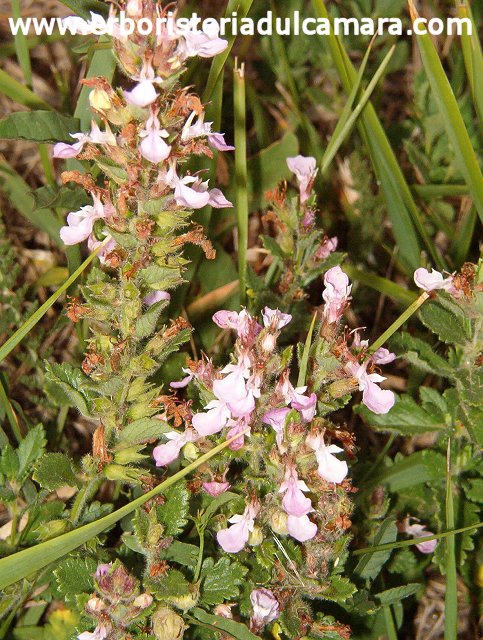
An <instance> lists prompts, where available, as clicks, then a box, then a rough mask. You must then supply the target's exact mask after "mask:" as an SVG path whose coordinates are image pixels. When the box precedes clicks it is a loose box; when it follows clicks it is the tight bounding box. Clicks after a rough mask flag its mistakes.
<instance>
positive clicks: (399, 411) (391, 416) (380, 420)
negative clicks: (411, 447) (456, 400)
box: [355, 395, 446, 435]
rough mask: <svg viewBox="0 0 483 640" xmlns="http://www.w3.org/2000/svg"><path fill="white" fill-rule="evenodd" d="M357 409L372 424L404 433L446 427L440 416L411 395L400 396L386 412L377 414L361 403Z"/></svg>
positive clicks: (409, 433)
mask: <svg viewBox="0 0 483 640" xmlns="http://www.w3.org/2000/svg"><path fill="white" fill-rule="evenodd" d="M355 410H356V412H357V413H359V414H360V415H362V417H363V418H364V419H365V420H366V421H367V423H368V424H370V425H371V426H374V427H377V428H379V429H380V430H382V431H395V432H397V433H401V434H403V435H413V434H416V433H427V432H428V431H439V430H440V429H444V428H445V427H446V424H445V423H444V422H443V421H442V420H441V419H440V418H438V416H435V415H433V414H432V413H429V412H428V411H426V410H425V409H424V408H423V407H421V406H420V405H418V404H417V402H415V401H414V400H413V398H411V396H409V395H402V396H400V397H399V398H398V399H397V400H396V403H395V405H394V406H393V408H392V409H391V411H389V413H386V414H375V413H373V412H372V411H370V410H369V409H368V408H367V407H366V406H364V405H359V406H358V407H356V409H355Z"/></svg>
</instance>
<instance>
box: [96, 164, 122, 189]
mask: <svg viewBox="0 0 483 640" xmlns="http://www.w3.org/2000/svg"><path fill="white" fill-rule="evenodd" d="M94 160H95V163H96V164H97V166H98V167H100V169H102V171H103V173H105V174H106V176H107V177H108V178H110V179H111V180H114V182H115V183H116V184H119V185H121V186H122V185H123V184H125V183H126V182H128V181H129V177H128V175H127V171H126V170H125V169H123V168H122V167H120V166H119V165H118V164H116V163H115V162H114V161H113V160H110V159H109V158H102V159H101V158H95V159H94Z"/></svg>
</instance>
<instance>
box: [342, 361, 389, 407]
mask: <svg viewBox="0 0 483 640" xmlns="http://www.w3.org/2000/svg"><path fill="white" fill-rule="evenodd" d="M368 364H369V360H367V361H366V362H364V363H363V364H361V365H358V364H357V363H355V362H354V363H352V362H351V363H349V364H347V365H346V368H347V370H348V371H349V372H350V373H351V374H352V375H353V376H354V377H355V378H356V380H357V382H358V383H359V390H360V391H362V402H363V403H364V404H365V405H366V407H367V408H368V409H370V410H371V411H373V412H374V413H378V414H384V413H387V412H388V411H390V410H391V409H392V407H393V405H394V402H395V401H396V398H395V396H394V393H393V392H392V391H389V390H388V389H381V387H379V386H378V385H377V384H376V383H377V382H382V381H383V380H385V379H386V378H384V377H383V376H380V375H379V374H378V373H369V374H368V373H367V371H366V369H367V365H368Z"/></svg>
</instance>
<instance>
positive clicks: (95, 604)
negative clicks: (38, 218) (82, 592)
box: [87, 597, 106, 613]
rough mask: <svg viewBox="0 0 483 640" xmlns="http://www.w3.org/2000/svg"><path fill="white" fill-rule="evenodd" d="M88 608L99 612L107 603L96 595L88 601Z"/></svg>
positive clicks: (93, 611)
mask: <svg viewBox="0 0 483 640" xmlns="http://www.w3.org/2000/svg"><path fill="white" fill-rule="evenodd" d="M87 608H88V609H89V611H91V612H92V613H97V612H98V611H102V610H103V609H105V608H106V603H105V602H104V601H103V600H101V599H100V598H97V597H94V598H91V599H90V600H88V601H87Z"/></svg>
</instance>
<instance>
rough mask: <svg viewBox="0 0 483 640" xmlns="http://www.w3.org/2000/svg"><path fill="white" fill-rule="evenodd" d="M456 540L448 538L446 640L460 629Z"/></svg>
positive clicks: (449, 496)
mask: <svg viewBox="0 0 483 640" xmlns="http://www.w3.org/2000/svg"><path fill="white" fill-rule="evenodd" d="M446 465H447V468H446V530H447V531H451V530H452V529H454V505H453V491H452V482H451V439H450V438H449V439H448V452H447V462H446ZM455 552H456V549H455V538H454V536H449V537H448V538H446V594H445V599H444V640H456V638H457V628H458V582H457V580H458V576H457V573H456V555H455Z"/></svg>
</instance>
